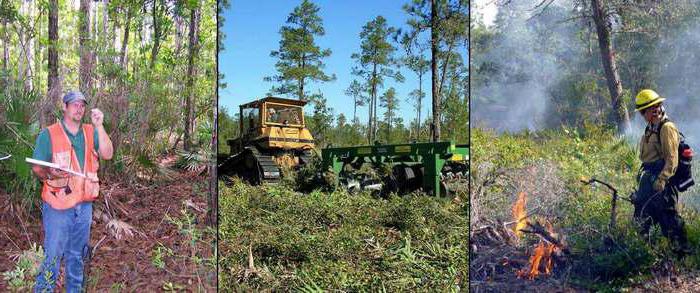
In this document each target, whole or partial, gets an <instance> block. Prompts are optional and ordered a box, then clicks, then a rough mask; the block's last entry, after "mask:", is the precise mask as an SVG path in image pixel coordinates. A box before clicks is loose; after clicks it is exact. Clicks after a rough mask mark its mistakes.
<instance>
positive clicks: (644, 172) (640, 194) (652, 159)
mask: <svg viewBox="0 0 700 293" xmlns="http://www.w3.org/2000/svg"><path fill="white" fill-rule="evenodd" d="M664 100H665V98H663V97H661V96H659V94H657V93H656V92H655V91H653V90H650V89H644V90H641V91H640V92H639V94H637V97H636V101H635V104H636V105H635V110H636V111H638V112H639V113H640V114H641V115H642V116H643V117H644V120H645V121H646V122H647V126H646V129H645V130H644V135H643V136H642V137H641V141H640V143H639V158H640V159H641V161H642V167H641V168H640V173H639V175H638V189H637V192H636V194H635V196H634V217H635V219H636V220H637V221H638V223H639V224H640V229H641V231H640V232H641V234H642V235H644V236H645V237H646V236H648V233H649V228H650V227H651V225H653V224H659V226H661V232H662V233H663V235H664V236H665V237H667V238H668V239H669V240H670V241H671V246H672V249H673V251H674V253H676V254H677V255H678V256H679V257H683V256H685V255H686V254H688V253H689V250H690V249H689V247H688V239H687V236H686V232H685V229H684V225H685V224H684V222H683V219H682V218H681V217H680V215H679V214H678V209H677V202H678V190H676V189H675V188H674V187H673V186H671V184H668V182H669V178H671V177H672V176H673V174H674V173H675V172H676V169H677V167H678V144H679V143H680V136H679V132H678V129H677V128H676V125H675V124H673V122H671V121H670V120H669V119H668V116H667V115H666V111H665V109H664V106H663V101H664Z"/></svg>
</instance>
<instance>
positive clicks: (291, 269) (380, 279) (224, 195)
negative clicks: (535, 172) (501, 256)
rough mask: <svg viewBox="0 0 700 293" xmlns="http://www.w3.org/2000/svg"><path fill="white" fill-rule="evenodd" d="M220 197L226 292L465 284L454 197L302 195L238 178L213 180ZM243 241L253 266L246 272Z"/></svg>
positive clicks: (459, 210)
mask: <svg viewBox="0 0 700 293" xmlns="http://www.w3.org/2000/svg"><path fill="white" fill-rule="evenodd" d="M219 196H220V197H219V205H220V212H219V214H220V227H219V233H220V234H219V237H220V238H219V239H220V240H219V241H220V242H219V249H220V253H219V255H220V257H219V265H220V267H219V280H220V283H219V285H220V288H221V289H222V290H224V291H228V290H234V291H257V290H275V291H288V290H294V291H296V290H300V291H305V292H313V291H317V290H318V289H322V290H344V291H379V290H386V291H413V290H418V291H435V290H437V291H457V290H459V288H462V289H465V290H466V288H467V287H466V286H467V279H468V273H467V261H468V260H467V253H468V252H467V249H468V231H467V229H468V223H467V221H468V219H467V215H466V213H465V212H464V211H466V209H465V208H464V207H463V206H462V205H461V204H455V203H453V202H452V201H450V200H447V199H440V198H434V197H428V196H424V195H408V196H404V197H396V196H392V197H390V198H389V199H378V198H375V197H372V196H370V195H369V194H360V195H348V194H346V193H344V192H339V191H337V192H333V193H323V192H320V191H314V192H311V193H310V194H301V193H296V192H294V191H290V190H289V189H288V188H285V187H284V186H283V185H278V186H264V187H252V186H249V185H247V184H245V183H242V182H240V181H235V182H234V183H233V185H232V186H230V187H227V186H225V185H223V184H222V185H220V195H219ZM249 249H251V251H252V255H253V259H254V265H255V272H251V270H248V271H247V272H246V270H247V268H248V250H249Z"/></svg>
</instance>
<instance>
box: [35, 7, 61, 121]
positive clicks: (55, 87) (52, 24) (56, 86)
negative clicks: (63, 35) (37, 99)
mask: <svg viewBox="0 0 700 293" xmlns="http://www.w3.org/2000/svg"><path fill="white" fill-rule="evenodd" d="M48 26H49V28H48V32H49V48H48V70H49V72H48V83H47V88H48V90H47V97H48V103H44V105H46V107H44V108H43V109H42V113H41V115H40V120H41V121H40V124H41V126H42V127H45V126H48V125H49V124H51V123H52V122H53V121H50V120H51V115H52V113H51V112H52V110H53V107H52V106H53V105H55V104H54V103H55V102H56V101H58V99H59V97H60V95H61V91H62V89H61V80H60V78H59V76H58V66H59V65H58V48H57V47H58V0H49V22H48Z"/></svg>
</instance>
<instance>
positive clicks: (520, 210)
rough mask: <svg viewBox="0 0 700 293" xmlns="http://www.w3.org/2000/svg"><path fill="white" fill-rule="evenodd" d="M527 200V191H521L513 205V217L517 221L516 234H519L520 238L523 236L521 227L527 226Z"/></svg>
mask: <svg viewBox="0 0 700 293" xmlns="http://www.w3.org/2000/svg"><path fill="white" fill-rule="evenodd" d="M526 202H527V195H526V194H525V192H522V191H521V192H520V193H518V200H517V201H515V204H514V205H513V219H514V220H515V221H516V224H515V228H513V229H515V231H514V232H515V235H516V236H518V239H520V237H522V234H523V232H522V231H520V230H521V229H523V228H525V227H526V226H527V219H526V216H527V213H526V212H525V204H526Z"/></svg>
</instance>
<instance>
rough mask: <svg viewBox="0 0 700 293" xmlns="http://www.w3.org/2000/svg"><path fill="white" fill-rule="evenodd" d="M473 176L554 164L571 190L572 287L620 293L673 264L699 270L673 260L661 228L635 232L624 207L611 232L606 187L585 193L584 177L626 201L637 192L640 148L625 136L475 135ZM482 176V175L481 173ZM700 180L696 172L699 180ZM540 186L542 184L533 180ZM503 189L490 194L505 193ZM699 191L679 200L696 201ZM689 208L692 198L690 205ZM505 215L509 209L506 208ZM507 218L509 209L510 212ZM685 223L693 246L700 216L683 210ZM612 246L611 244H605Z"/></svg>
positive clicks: (565, 221)
mask: <svg viewBox="0 0 700 293" xmlns="http://www.w3.org/2000/svg"><path fill="white" fill-rule="evenodd" d="M472 146H473V147H472V149H471V151H472V163H471V166H472V171H471V172H472V175H473V176H474V177H475V178H480V176H485V174H480V173H479V172H480V171H479V168H478V166H481V165H483V164H486V163H490V164H493V166H495V168H498V167H503V168H521V167H526V166H529V165H531V164H535V163H536V162H537V160H545V161H548V162H553V163H554V164H555V165H556V166H557V167H558V173H559V174H557V175H558V177H559V178H560V180H563V182H564V183H565V186H566V192H565V193H566V194H562V195H561V196H562V198H563V199H564V200H563V202H562V203H561V206H562V210H561V211H560V213H561V214H562V215H563V217H561V218H557V219H556V220H557V221H558V222H557V223H555V226H558V227H560V228H561V231H562V232H563V233H564V234H565V235H566V236H567V240H568V244H569V246H570V248H571V250H572V253H573V255H572V256H571V257H570V262H569V265H570V266H571V269H572V270H571V273H572V275H571V278H570V281H571V283H572V284H574V285H576V286H580V287H584V288H587V289H593V290H603V291H605V290H620V289H622V288H626V287H629V286H631V285H633V284H638V283H640V282H644V281H645V280H648V279H650V278H651V275H650V271H651V269H652V268H654V267H658V266H660V264H661V263H663V262H667V261H670V262H672V263H673V265H674V266H675V267H676V268H678V269H679V270H680V271H690V270H697V269H700V256H698V255H697V253H698V252H696V253H695V254H694V255H691V256H689V257H687V258H686V259H685V260H683V261H678V260H675V259H674V256H673V254H672V253H671V251H670V248H669V244H668V241H666V239H665V238H663V236H661V233H660V232H659V231H658V229H656V231H653V233H652V241H651V242H647V241H646V240H645V239H642V238H641V237H640V236H639V235H638V234H637V232H636V227H635V223H634V221H633V219H632V215H633V209H634V208H633V206H632V204H630V203H629V202H626V201H621V200H619V201H618V213H617V226H616V228H615V229H614V230H612V231H610V230H609V229H608V223H609V220H610V202H611V200H610V199H611V196H610V194H609V192H608V190H607V189H606V188H604V187H603V186H600V185H598V186H596V187H591V186H585V185H583V184H581V183H580V182H579V180H580V179H581V177H583V176H585V177H595V178H598V179H600V180H603V181H606V182H609V183H611V184H612V185H613V186H614V187H616V188H617V189H618V191H619V192H620V196H627V195H629V194H630V192H632V191H633V190H634V189H635V188H636V181H635V180H636V179H635V177H636V174H637V168H638V166H639V165H640V161H639V159H638V150H637V149H636V142H631V141H628V140H627V139H625V138H624V137H619V136H617V135H615V134H614V133H612V132H611V131H609V130H606V129H604V128H602V127H597V126H590V125H589V126H585V127H583V128H582V129H577V130H574V129H566V128H563V129H559V130H546V131H540V132H524V133H519V134H501V135H498V134H495V133H493V132H490V131H485V130H482V129H472ZM481 172H484V171H481ZM696 174H697V173H696ZM534 180H537V179H534ZM499 188H500V187H499V186H498V185H495V186H492V187H490V190H489V191H490V192H491V193H498V192H503V190H502V189H499ZM696 193H697V191H695V189H693V190H691V191H688V192H685V193H682V194H681V196H680V197H692V195H693V194H696ZM686 201H687V199H686ZM501 208H503V207H501ZM506 208H507V209H508V211H509V209H510V206H508V207H506ZM681 216H682V217H683V218H684V220H685V222H686V231H687V232H688V236H689V239H690V242H691V247H697V245H698V243H699V242H700V217H698V213H697V211H696V210H695V209H694V208H690V207H689V206H688V205H685V206H683V205H682V206H681ZM606 237H607V238H609V239H613V240H614V243H615V244H614V245H606V244H605V239H606Z"/></svg>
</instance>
